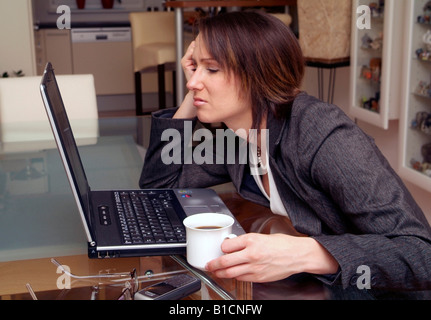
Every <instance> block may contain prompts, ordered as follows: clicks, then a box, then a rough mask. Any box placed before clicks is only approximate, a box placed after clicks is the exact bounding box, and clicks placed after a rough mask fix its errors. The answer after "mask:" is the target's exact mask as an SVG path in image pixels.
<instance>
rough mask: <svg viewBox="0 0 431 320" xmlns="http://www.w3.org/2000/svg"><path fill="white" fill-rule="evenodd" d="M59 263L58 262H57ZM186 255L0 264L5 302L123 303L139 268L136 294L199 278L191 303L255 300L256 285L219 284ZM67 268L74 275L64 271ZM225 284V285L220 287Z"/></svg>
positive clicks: (0, 289) (66, 258)
mask: <svg viewBox="0 0 431 320" xmlns="http://www.w3.org/2000/svg"><path fill="white" fill-rule="evenodd" d="M53 262H55V263H53ZM184 262H185V260H184V258H183V257H181V256H154V257H141V258H121V259H88V257H86V256H85V255H77V256H64V257H57V258H55V259H54V261H52V259H51V258H43V259H32V260H25V261H10V262H5V263H0V300H123V299H124V295H123V294H122V293H123V292H124V290H125V288H127V286H128V284H129V283H130V282H131V278H130V273H131V272H133V271H134V270H136V280H137V287H136V291H137V290H140V289H143V288H145V287H147V286H150V285H153V284H155V283H157V282H161V281H163V280H166V279H168V278H171V277H174V276H176V275H180V274H188V275H191V276H194V277H195V278H197V279H198V280H200V282H201V288H200V290H198V291H196V292H194V293H192V294H191V295H189V296H187V297H186V298H184V299H186V300H234V299H235V300H249V299H251V297H252V291H251V289H252V286H251V284H250V283H246V282H239V281H236V280H229V281H227V280H220V279H218V282H217V281H214V280H212V279H211V277H209V276H208V275H207V274H205V273H201V274H196V273H195V271H194V270H193V269H191V268H189V267H188V266H187V264H184ZM63 270H66V271H67V272H68V273H65V272H63ZM220 281H222V283H220Z"/></svg>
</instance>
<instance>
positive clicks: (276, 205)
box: [250, 152, 289, 217]
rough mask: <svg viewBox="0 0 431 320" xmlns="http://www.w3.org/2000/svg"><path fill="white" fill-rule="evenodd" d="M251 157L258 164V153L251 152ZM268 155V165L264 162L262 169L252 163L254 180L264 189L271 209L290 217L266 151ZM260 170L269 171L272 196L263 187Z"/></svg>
mask: <svg viewBox="0 0 431 320" xmlns="http://www.w3.org/2000/svg"><path fill="white" fill-rule="evenodd" d="M250 155H251V157H252V158H253V161H252V163H254V164H257V163H258V159H257V155H256V154H254V152H250ZM265 157H266V167H265V166H264V164H262V167H261V168H260V169H258V168H257V166H256V165H250V171H251V174H252V176H253V177H254V180H255V181H256V184H257V185H258V187H259V189H260V191H262V193H263V195H264V196H265V197H266V198H267V199H268V200H269V203H270V207H271V211H272V212H273V213H275V214H278V215H281V216H285V217H289V215H288V214H287V211H286V208H285V207H284V205H283V202H282V201H281V198H280V194H279V193H278V190H277V186H276V184H275V182H274V177H273V176H272V172H271V167H270V166H269V157H268V153H267V152H265ZM259 170H260V171H262V170H263V171H267V173H268V180H269V190H270V192H271V197H270V196H268V194H267V193H266V191H265V188H264V187H263V183H262V179H261V174H260V173H259Z"/></svg>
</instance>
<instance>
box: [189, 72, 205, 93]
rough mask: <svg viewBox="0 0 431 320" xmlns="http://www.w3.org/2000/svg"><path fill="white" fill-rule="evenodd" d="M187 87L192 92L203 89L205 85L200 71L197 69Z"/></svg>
mask: <svg viewBox="0 0 431 320" xmlns="http://www.w3.org/2000/svg"><path fill="white" fill-rule="evenodd" d="M186 86H187V89H188V90H190V91H193V90H201V89H202V87H203V85H202V81H201V75H200V72H199V71H198V69H196V71H195V72H194V73H193V75H192V77H191V78H190V79H189V81H188V82H187V84H186Z"/></svg>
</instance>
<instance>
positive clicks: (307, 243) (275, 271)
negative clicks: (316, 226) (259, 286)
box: [206, 233, 338, 282]
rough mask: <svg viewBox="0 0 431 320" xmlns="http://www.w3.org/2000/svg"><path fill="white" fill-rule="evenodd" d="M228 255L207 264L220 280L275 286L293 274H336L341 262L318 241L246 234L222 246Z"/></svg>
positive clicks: (273, 235)
mask: <svg viewBox="0 0 431 320" xmlns="http://www.w3.org/2000/svg"><path fill="white" fill-rule="evenodd" d="M222 251H223V252H224V253H226V255H224V256H222V257H220V258H217V259H214V260H212V261H210V262H209V263H208V264H207V267H206V268H207V271H210V272H213V273H214V274H215V275H216V276H217V277H219V278H236V279H238V280H240V281H251V282H271V281H277V280H281V279H285V278H287V277H289V276H291V275H293V274H296V273H300V272H309V273H314V274H333V273H336V272H337V270H338V263H337V261H336V260H335V259H334V258H333V257H332V256H331V255H330V254H329V252H328V251H326V249H325V248H323V247H322V246H321V245H320V244H319V243H318V242H317V241H316V240H314V239H313V238H309V237H293V236H289V235H284V234H272V235H263V234H253V233H250V234H246V235H242V236H239V237H237V238H233V239H227V240H225V241H224V242H223V244H222Z"/></svg>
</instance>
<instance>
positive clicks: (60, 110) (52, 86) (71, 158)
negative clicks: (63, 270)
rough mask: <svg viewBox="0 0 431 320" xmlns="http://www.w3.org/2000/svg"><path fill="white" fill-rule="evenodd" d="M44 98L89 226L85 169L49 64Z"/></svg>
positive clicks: (42, 86) (46, 71)
mask: <svg viewBox="0 0 431 320" xmlns="http://www.w3.org/2000/svg"><path fill="white" fill-rule="evenodd" d="M41 92H42V98H43V100H44V104H45V108H46V112H47V115H48V118H49V121H50V124H51V128H52V131H53V133H54V137H55V140H56V143H57V146H58V150H59V152H60V155H61V158H62V161H63V164H64V167H65V170H66V174H67V176H68V179H69V183H70V185H71V188H72V191H73V193H74V196H75V198H76V200H77V201H79V203H80V204H81V208H79V210H80V214H81V216H82V218H85V221H86V222H87V226H88V225H89V224H90V218H89V212H90V201H89V194H90V187H89V185H88V181H87V177H86V175H85V171H84V168H83V166H82V162H81V158H80V156H79V152H78V148H77V146H76V142H75V138H74V136H73V132H72V128H71V126H70V123H69V119H68V117H67V113H66V109H65V107H64V104H63V99H62V97H61V94H60V90H59V88H58V84H57V81H56V79H55V74H54V69H53V68H52V65H51V64H50V63H48V64H47V66H46V69H45V73H44V75H43V77H42V82H41ZM87 226H85V225H84V227H85V229H86V232H87V237H88V238H89V240H90V238H91V236H90V233H89V230H88V227H87Z"/></svg>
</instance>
